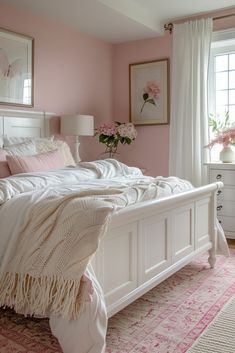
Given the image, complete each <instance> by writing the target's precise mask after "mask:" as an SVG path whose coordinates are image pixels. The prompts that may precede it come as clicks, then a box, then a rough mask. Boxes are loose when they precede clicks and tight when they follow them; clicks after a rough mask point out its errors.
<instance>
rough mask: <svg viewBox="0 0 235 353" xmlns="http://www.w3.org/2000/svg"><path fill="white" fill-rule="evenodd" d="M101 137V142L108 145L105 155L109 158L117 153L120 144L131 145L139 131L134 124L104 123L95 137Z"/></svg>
mask: <svg viewBox="0 0 235 353" xmlns="http://www.w3.org/2000/svg"><path fill="white" fill-rule="evenodd" d="M96 135H99V142H101V143H103V144H105V145H106V150H105V153H108V156H109V158H112V157H114V155H115V153H117V148H118V144H119V142H120V143H121V144H123V145H124V144H127V145H130V144H131V142H132V141H134V140H135V139H136V136H137V131H136V129H135V127H134V125H133V124H132V123H120V122H119V121H115V122H112V123H103V124H101V125H100V126H99V127H98V128H97V129H96V131H95V136H96Z"/></svg>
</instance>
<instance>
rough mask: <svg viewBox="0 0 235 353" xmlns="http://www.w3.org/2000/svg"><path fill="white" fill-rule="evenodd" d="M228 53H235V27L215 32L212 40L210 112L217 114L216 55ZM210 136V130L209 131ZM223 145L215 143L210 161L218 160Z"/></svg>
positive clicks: (209, 75) (209, 90) (209, 72)
mask: <svg viewBox="0 0 235 353" xmlns="http://www.w3.org/2000/svg"><path fill="white" fill-rule="evenodd" d="M226 53H234V54H235V28H231V29H228V30H223V31H217V32H213V34H212V42H211V52H210V61H209V70H208V113H209V114H215V112H216V99H215V92H216V87H215V84H216V82H215V74H214V72H215V70H214V63H215V56H217V55H219V54H221V55H223V54H226ZM208 118H209V117H208ZM209 138H210V131H209ZM220 149H221V146H218V145H215V147H213V149H212V150H210V161H211V162H215V161H218V157H219V150H220Z"/></svg>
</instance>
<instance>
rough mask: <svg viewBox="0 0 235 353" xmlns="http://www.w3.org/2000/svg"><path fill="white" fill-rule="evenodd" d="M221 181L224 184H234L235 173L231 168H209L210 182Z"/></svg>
mask: <svg viewBox="0 0 235 353" xmlns="http://www.w3.org/2000/svg"><path fill="white" fill-rule="evenodd" d="M215 181H222V182H223V183H224V184H225V185H233V186H235V173H234V171H233V170H221V169H211V170H210V182H212V183H213V182H215Z"/></svg>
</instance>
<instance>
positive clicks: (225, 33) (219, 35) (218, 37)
mask: <svg viewBox="0 0 235 353" xmlns="http://www.w3.org/2000/svg"><path fill="white" fill-rule="evenodd" d="M229 39H231V40H233V39H235V28H229V29H223V30H221V31H215V32H213V33H212V43H214V42H219V41H226V40H229Z"/></svg>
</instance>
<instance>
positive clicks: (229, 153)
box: [206, 113, 235, 163]
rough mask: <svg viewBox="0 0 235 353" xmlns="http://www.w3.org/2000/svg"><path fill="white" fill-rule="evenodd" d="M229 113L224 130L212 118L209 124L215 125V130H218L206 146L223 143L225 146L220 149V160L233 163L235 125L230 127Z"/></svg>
mask: <svg viewBox="0 0 235 353" xmlns="http://www.w3.org/2000/svg"><path fill="white" fill-rule="evenodd" d="M228 119H229V115H228V113H227V116H226V120H225V123H224V124H225V127H224V128H222V131H220V129H219V128H218V124H217V125H216V121H215V120H214V119H210V121H209V124H210V126H212V127H213V131H215V132H216V137H215V138H214V139H213V140H212V141H211V142H210V143H209V144H208V145H207V146H206V147H209V148H212V147H213V146H214V145H215V144H221V145H222V146H223V148H222V150H221V151H220V156H219V157H220V161H221V162H223V163H231V162H234V161H235V152H234V148H233V145H234V144H235V125H231V127H228V124H229V122H228Z"/></svg>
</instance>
